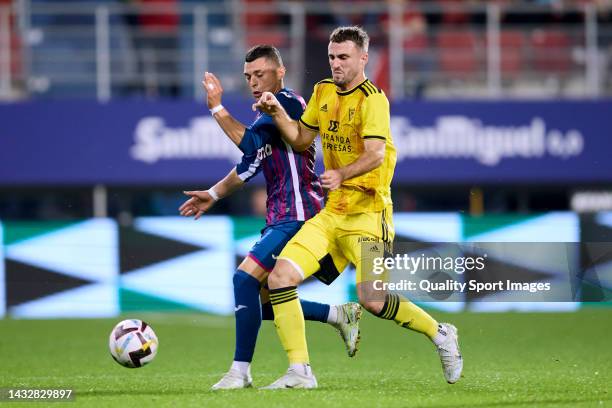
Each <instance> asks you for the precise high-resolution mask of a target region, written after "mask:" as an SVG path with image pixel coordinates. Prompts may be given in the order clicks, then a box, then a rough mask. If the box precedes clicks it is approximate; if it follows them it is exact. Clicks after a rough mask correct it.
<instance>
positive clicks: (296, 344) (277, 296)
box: [270, 286, 309, 364]
mask: <svg viewBox="0 0 612 408" xmlns="http://www.w3.org/2000/svg"><path fill="white" fill-rule="evenodd" d="M270 302H271V303H272V309H273V310H274V325H275V326H276V332H277V333H278V337H279V338H280V341H281V343H282V345H283V347H284V349H285V351H286V352H287V357H289V364H308V363H309V359H308V347H307V345H306V327H305V324H304V314H303V312H302V306H301V305H300V300H299V299H298V297H297V288H296V287H295V286H290V287H287V288H280V289H272V290H270Z"/></svg>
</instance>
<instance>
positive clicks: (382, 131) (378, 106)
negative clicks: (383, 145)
mask: <svg viewBox="0 0 612 408" xmlns="http://www.w3.org/2000/svg"><path fill="white" fill-rule="evenodd" d="M361 123H362V124H363V125H362V128H361V135H360V136H361V137H362V138H363V139H381V140H387V138H388V137H389V135H390V130H391V129H390V128H391V118H390V114H389V100H388V99H387V97H386V96H385V94H383V93H382V92H381V93H373V94H371V95H370V96H368V97H367V98H366V99H365V101H364V102H363V106H362V109H361Z"/></svg>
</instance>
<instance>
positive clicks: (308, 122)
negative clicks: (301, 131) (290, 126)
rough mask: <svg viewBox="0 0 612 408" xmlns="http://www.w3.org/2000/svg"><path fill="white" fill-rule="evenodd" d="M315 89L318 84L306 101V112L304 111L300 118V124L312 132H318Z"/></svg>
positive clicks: (315, 87)
mask: <svg viewBox="0 0 612 408" xmlns="http://www.w3.org/2000/svg"><path fill="white" fill-rule="evenodd" d="M317 87H318V84H316V85H315V86H314V89H313V91H312V95H311V96H310V100H309V101H308V105H306V110H304V113H302V116H301V117H300V122H301V123H302V124H303V125H304V126H306V127H307V128H308V129H310V130H314V131H319V109H318V107H319V103H318V101H317V93H318V92H317Z"/></svg>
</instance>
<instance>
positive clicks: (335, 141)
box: [254, 27, 463, 389]
mask: <svg viewBox="0 0 612 408" xmlns="http://www.w3.org/2000/svg"><path fill="white" fill-rule="evenodd" d="M368 45H369V37H368V35H367V33H366V32H365V31H364V30H363V29H361V28H360V27H339V28H337V29H336V30H334V32H333V33H332V34H331V36H330V42H329V46H328V57H329V65H330V67H331V71H332V78H331V79H325V80H323V81H320V82H319V83H317V84H316V85H315V87H314V91H313V94H312V96H311V98H310V101H309V102H308V106H307V107H306V110H305V111H304V113H303V114H302V116H301V118H300V120H299V122H298V121H294V120H292V119H291V118H290V117H289V115H288V114H287V113H286V112H285V110H284V109H283V107H282V106H281V105H280V103H279V102H278V100H277V99H276V98H275V97H274V95H273V94H272V93H264V94H263V95H262V96H261V98H260V99H259V101H258V102H257V103H256V104H255V105H254V108H257V109H260V110H261V111H263V112H265V113H267V114H269V115H271V116H272V118H273V119H274V122H275V123H276V124H277V126H278V128H279V129H280V130H281V134H282V137H283V138H284V139H285V141H286V142H287V143H288V144H290V145H291V147H292V148H293V149H294V150H297V151H301V150H303V149H305V148H307V147H308V146H310V144H311V143H312V141H313V140H314V138H315V137H316V135H317V134H320V135H321V144H322V147H323V160H324V163H325V172H324V173H323V174H322V175H321V182H322V185H323V187H324V188H327V189H328V190H329V193H328V197H327V202H326V204H325V208H324V209H323V210H322V211H321V212H320V213H319V214H317V215H316V216H315V217H313V218H311V219H310V220H308V221H307V222H306V223H305V224H304V225H303V226H302V228H301V229H300V230H299V231H298V233H297V234H296V235H295V236H294V237H293V238H292V239H291V240H290V241H289V243H288V244H287V245H286V246H285V248H284V249H283V251H282V252H281V254H280V256H279V257H278V260H277V262H276V265H275V267H274V269H273V271H272V272H271V273H270V275H269V277H268V285H269V287H270V299H271V302H272V307H273V309H274V316H275V318H274V323H275V325H276V329H277V332H278V335H279V337H280V340H281V343H282V344H283V347H284V348H285V351H286V352H287V355H288V357H289V364H290V366H289V370H288V371H287V373H286V374H285V375H284V376H282V377H281V378H279V379H278V380H277V381H275V382H274V383H272V384H271V385H269V386H268V387H266V388H268V389H278V388H315V387H316V386H317V381H316V379H315V376H314V374H313V373H312V370H311V368H310V365H309V357H308V349H307V346H306V334H305V327H304V317H303V314H302V310H301V308H300V302H299V299H298V296H297V285H299V284H300V283H301V282H302V281H303V280H304V279H306V278H308V277H309V276H311V275H313V274H314V273H315V272H317V271H318V270H319V269H320V264H322V263H328V264H329V262H330V259H333V262H335V266H336V273H338V272H337V271H342V270H343V269H344V267H345V266H346V264H347V263H348V262H351V263H352V264H354V265H355V267H356V269H357V293H358V296H359V302H360V303H361V304H362V305H363V306H364V307H365V308H366V309H367V310H368V311H370V312H371V313H373V314H374V315H376V316H378V317H380V318H383V319H388V320H394V321H395V322H396V323H397V324H399V325H400V326H402V327H405V328H409V329H412V330H414V331H417V332H420V333H424V334H425V335H426V336H427V337H429V338H430V339H431V340H432V341H433V343H434V345H435V346H436V348H437V350H438V353H439V355H440V358H441V361H442V368H443V371H444V376H445V378H446V380H447V381H448V382H449V383H455V382H457V381H458V380H459V378H460V376H461V371H462V369H463V360H462V357H461V354H460V352H459V344H458V341H457V329H456V328H455V327H454V326H452V325H450V324H447V323H442V324H438V322H437V321H436V320H434V319H433V318H432V317H431V316H430V315H429V314H427V313H426V312H425V311H424V310H422V309H421V308H419V307H418V306H416V305H415V304H413V303H411V302H410V301H408V300H407V299H405V298H403V297H401V296H400V295H398V294H395V293H386V294H384V297H380V296H377V295H376V294H374V292H373V290H372V284H371V281H370V280H368V279H367V277H366V274H367V271H366V270H363V271H362V266H363V265H362V263H363V261H364V260H366V259H367V258H366V257H364V258H363V259H362V254H361V248H362V245H363V243H364V242H366V243H377V244H373V246H372V249H374V250H376V251H380V252H381V256H382V248H381V247H386V248H387V249H390V248H391V244H392V242H393V237H394V229H393V221H392V212H393V205H392V201H391V188H390V186H391V180H392V178H393V171H394V169H395V162H396V153H395V147H394V145H393V139H392V137H391V134H390V113H389V101H388V100H387V97H386V96H385V94H384V92H383V91H381V90H380V89H378V88H377V87H376V86H375V85H374V84H373V83H372V82H370V81H369V80H368V79H367V78H366V76H365V66H366V64H367V62H368ZM330 254H334V255H333V258H332V257H331V256H330ZM342 257H344V259H342ZM364 269H367V267H366V266H364ZM320 278H321V277H320ZM325 278H326V279H325ZM333 278H334V276H327V277H323V279H322V280H327V281H331V280H333Z"/></svg>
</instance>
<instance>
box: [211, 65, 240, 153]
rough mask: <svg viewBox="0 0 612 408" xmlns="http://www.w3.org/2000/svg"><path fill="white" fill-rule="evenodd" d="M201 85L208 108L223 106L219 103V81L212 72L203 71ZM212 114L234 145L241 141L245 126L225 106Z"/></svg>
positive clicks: (221, 88)
mask: <svg viewBox="0 0 612 408" xmlns="http://www.w3.org/2000/svg"><path fill="white" fill-rule="evenodd" d="M202 85H203V86H204V92H206V102H207V104H208V109H214V108H217V107H219V106H220V107H223V105H221V97H222V96H223V87H222V86H221V81H219V79H218V78H217V77H216V76H215V75H214V74H212V73H210V72H205V73H204V80H202ZM217 109H219V108H217ZM217 109H215V110H217ZM212 115H213V117H214V118H215V120H216V121H217V123H218V124H219V126H220V127H221V129H223V131H224V132H225V134H226V135H227V136H228V137H229V138H230V139H231V141H232V142H234V144H235V145H236V146H238V145H239V144H240V142H241V141H242V137H243V136H244V131H245V129H246V126H244V125H243V124H242V123H241V122H239V121H238V120H236V119H235V118H234V117H233V116H232V115H231V114H230V113H229V111H228V110H227V109H225V108H222V109H219V110H218V111H216V112H214V113H213V114H212Z"/></svg>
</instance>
